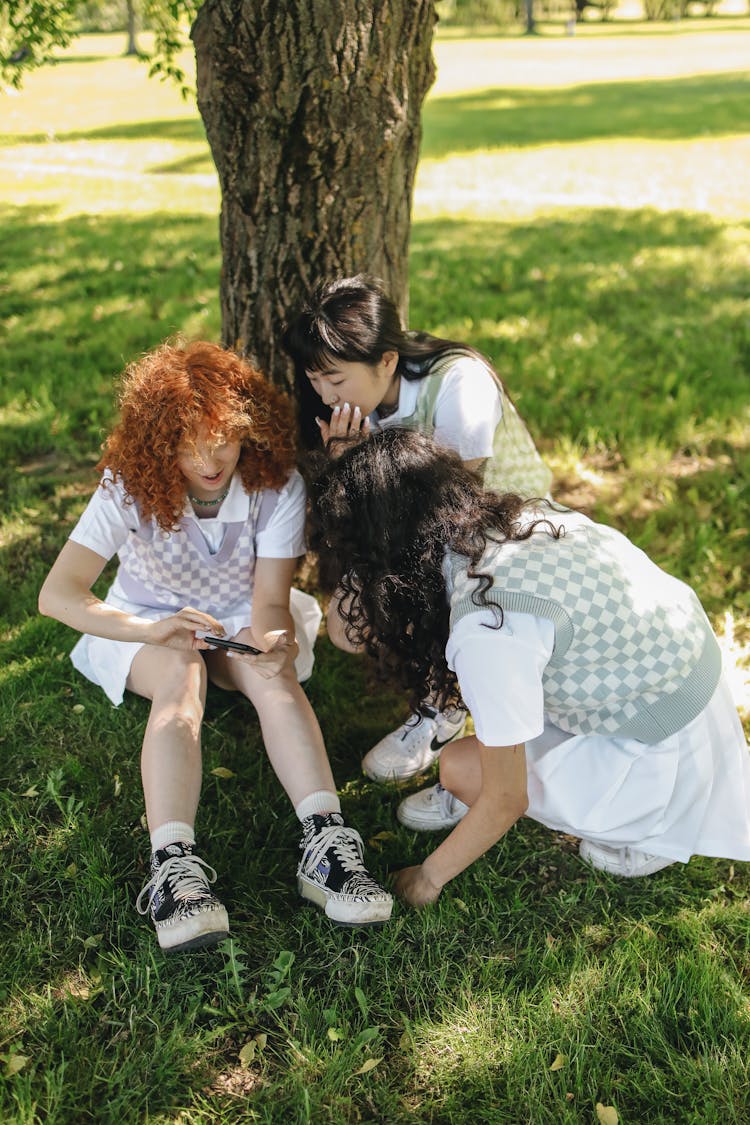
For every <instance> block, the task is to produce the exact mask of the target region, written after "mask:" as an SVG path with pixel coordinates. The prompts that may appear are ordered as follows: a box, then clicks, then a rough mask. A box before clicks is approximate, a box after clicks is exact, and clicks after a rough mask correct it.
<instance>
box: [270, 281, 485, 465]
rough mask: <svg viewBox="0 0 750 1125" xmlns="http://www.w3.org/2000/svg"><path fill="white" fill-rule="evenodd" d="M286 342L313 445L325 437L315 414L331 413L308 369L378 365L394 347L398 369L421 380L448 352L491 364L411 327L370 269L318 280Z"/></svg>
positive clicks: (306, 435) (306, 437)
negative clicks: (343, 364)
mask: <svg viewBox="0 0 750 1125" xmlns="http://www.w3.org/2000/svg"><path fill="white" fill-rule="evenodd" d="M282 342H283V345H284V348H285V350H286V351H287V353H288V354H289V355H290V356H291V358H292V362H293V363H294V377H295V380H296V384H297V398H298V402H299V405H300V430H301V434H302V439H303V441H304V443H305V444H306V445H307V446H308V447H313V446H315V445H317V444H318V441H319V439H320V431H319V430H318V428H317V426H316V424H315V416H316V415H317V416H318V417H323V418H327V417H328V413H329V410H328V408H327V407H326V406H325V405H324V404H323V403H322V402H321V401H320V399H319V398H318V396H317V394H316V393H315V391H314V390H313V388H312V386H311V385H310V380H309V378H308V377H307V372H308V371H325V369H326V368H327V367H329V366H331V365H332V364H334V363H335V362H336V361H342V360H343V361H344V362H346V363H367V364H376V363H379V362H380V360H381V359H382V358H383V355H384V353H385V352H389V351H395V352H398V356H399V359H398V365H397V368H396V370H397V371H398V373H399V375H401V377H402V378H404V379H412V380H413V379H421V378H422V377H423V376H424V374H425V371H426V368H427V367H429V365H430V363H431V362H432V361H433V360H435V359H437V358H438V357H439V356H441V355H444V354H445V353H447V352H457V353H459V354H460V355H469V356H474V357H475V358H477V359H480V360H481V361H482V362H483V363H484V364H486V365H487V366H488V367H489V366H490V365H489V363H488V361H487V360H486V359H485V357H484V356H483V355H482V354H481V353H480V352H478V351H477V350H476V348H472V347H470V346H469V345H468V344H460V343H457V342H456V341H455V340H445V339H442V338H441V337H440V336H432V335H430V333H428V332H409V331H406V330H405V329H404V328H403V326H402V324H401V318H400V316H399V313H398V309H397V308H396V305H395V303H394V301H393V300H392V299H391V298H390V297H389V296H388V294H387V293H386V291H385V289H384V288H383V285H382V283H381V282H380V281H379V280H378V279H377V278H375V277H369V276H368V275H367V274H357V276H356V277H342V278H337V279H336V280H335V281H328V282H325V283H324V284H322V285H319V286H318V288H317V289H316V290H315V291H314V292H313V293H312V295H311V296H310V298H309V300H308V301H307V303H306V304H305V305H304V306H303V308H302V309H300V311H299V312H298V313H297V314H296V315H295V316H294V317H293V318H292V319H291V320H290V321H289V324H288V325H287V328H286V330H285V332H284V335H283V337H282Z"/></svg>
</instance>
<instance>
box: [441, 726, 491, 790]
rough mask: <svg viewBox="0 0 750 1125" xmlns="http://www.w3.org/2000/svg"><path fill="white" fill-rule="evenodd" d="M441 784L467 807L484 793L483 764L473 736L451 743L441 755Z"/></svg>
mask: <svg viewBox="0 0 750 1125" xmlns="http://www.w3.org/2000/svg"><path fill="white" fill-rule="evenodd" d="M440 783H441V785H442V786H443V787H444V788H445V789H449V790H450V792H451V793H453V795H454V796H455V797H458V799H459V800H460V801H463V803H464V804H465V805H473V804H474V802H475V801H476V799H477V797H478V796H479V794H480V792H481V791H482V762H481V759H480V756H479V749H478V747H477V743H476V739H475V738H474V736H473V735H470V736H469V737H467V738H459V739H457V740H456V741H455V742H450V743H449V744H448V745H447V746H446V747H445V749H444V750H443V752H442V754H441V755H440Z"/></svg>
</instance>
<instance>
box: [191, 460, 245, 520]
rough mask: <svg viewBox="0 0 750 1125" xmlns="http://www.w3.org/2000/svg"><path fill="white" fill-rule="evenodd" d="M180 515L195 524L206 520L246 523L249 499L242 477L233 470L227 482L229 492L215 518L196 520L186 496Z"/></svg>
mask: <svg viewBox="0 0 750 1125" xmlns="http://www.w3.org/2000/svg"><path fill="white" fill-rule="evenodd" d="M182 514H183V515H184V516H185V517H186V518H188V519H193V520H195V521H196V523H205V522H206V520H220V521H221V523H247V519H248V516H249V515H250V497H249V496H248V494H247V493H246V492H245V486H244V485H243V483H242V477H241V476H240V474H239V472H238V471H237V469H235V471H234V473H233V474H232V479H231V481H230V482H229V492H228V493H227V494H226V496H225V497H224V499H223V500H222V502H221V505H220V507H219V510H218V512H217V513H216V515H215V516H204V517H203V519H202V520H201V519H198V517H197V516H196V514H195V512H194V511H193V506H192V504H191V503H190V501H189V500H188V498H187V496H186V497H185V507H184V509H183V513H182Z"/></svg>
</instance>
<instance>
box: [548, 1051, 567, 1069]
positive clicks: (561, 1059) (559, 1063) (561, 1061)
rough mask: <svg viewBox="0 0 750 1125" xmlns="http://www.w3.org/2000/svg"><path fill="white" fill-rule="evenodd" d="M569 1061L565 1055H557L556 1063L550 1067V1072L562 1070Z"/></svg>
mask: <svg viewBox="0 0 750 1125" xmlns="http://www.w3.org/2000/svg"><path fill="white" fill-rule="evenodd" d="M567 1061H568V1060H567V1059H566V1058H565V1055H561V1054H559V1053H558V1054H557V1055H555V1061H554V1062H553V1063H552V1065H551V1066H550V1070H562V1068H563V1067H564V1066H565V1063H566V1062H567Z"/></svg>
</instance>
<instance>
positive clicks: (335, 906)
mask: <svg viewBox="0 0 750 1125" xmlns="http://www.w3.org/2000/svg"><path fill="white" fill-rule="evenodd" d="M297 890H298V891H299V893H300V895H301V896H302V898H303V899H305V900H306V901H307V902H310V903H312V904H314V905H315V906H320V907H322V908H323V912H324V913H325V915H326V917H327V918H330V920H331V921H332V922H335V923H336V925H337V926H349V927H354V926H382V925H384V923H386V922H387V921H388V920H389V918H390V916H391V913H392V911H393V898H392V897H391V895H383V897H382V898H379V899H369V900H364V901H360V900H357V899H353V898H350V897H348V896H346V895H337V894H334V893H333V892H332V891H328V890H326V888H325V887H321V886H320V884H319V883H316V882H315V881H314V880H313V879H309V878H308V877H307V876H306V875H301V874H300V875H298V876H297Z"/></svg>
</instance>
